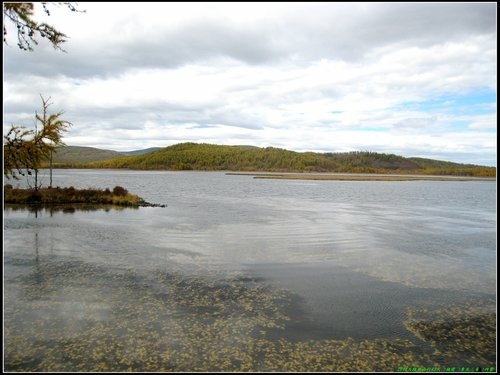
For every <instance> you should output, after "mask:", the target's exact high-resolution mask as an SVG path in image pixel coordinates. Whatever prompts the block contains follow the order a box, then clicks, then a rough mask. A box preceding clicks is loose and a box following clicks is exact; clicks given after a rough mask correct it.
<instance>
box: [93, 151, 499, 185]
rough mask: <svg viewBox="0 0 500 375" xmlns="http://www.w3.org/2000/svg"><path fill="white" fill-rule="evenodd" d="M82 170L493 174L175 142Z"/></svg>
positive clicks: (363, 155) (410, 161) (427, 162)
mask: <svg viewBox="0 0 500 375" xmlns="http://www.w3.org/2000/svg"><path fill="white" fill-rule="evenodd" d="M84 166H85V167H88V168H130V169H165V170H211V171H213V170H228V171H270V172H278V171H279V172H339V173H412V174H441V175H461V176H477V177H495V176H496V168H494V167H484V166H476V165H467V164H458V163H451V162H446V161H438V160H431V159H422V158H405V157H402V156H398V155H394V154H381V153H375V152H348V153H314V152H295V151H289V150H285V149H280V148H274V147H266V148H260V147H254V146H222V145H212V144H197V143H180V144H177V145H173V146H170V147H165V148H162V149H159V150H157V151H153V152H149V153H146V154H142V155H134V156H124V157H119V158H114V159H110V160H102V161H97V162H92V163H86V164H85V165H84Z"/></svg>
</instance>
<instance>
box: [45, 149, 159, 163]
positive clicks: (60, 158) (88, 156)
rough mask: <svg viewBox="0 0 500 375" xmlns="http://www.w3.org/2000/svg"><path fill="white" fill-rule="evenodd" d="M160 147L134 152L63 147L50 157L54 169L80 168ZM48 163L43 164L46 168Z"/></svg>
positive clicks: (151, 150)
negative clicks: (83, 165)
mask: <svg viewBox="0 0 500 375" xmlns="http://www.w3.org/2000/svg"><path fill="white" fill-rule="evenodd" d="M159 149H160V147H151V148H146V149H143V150H134V151H123V152H120V151H111V150H102V149H99V148H94V147H82V146H63V147H60V148H58V149H57V152H55V153H54V154H53V156H52V163H53V165H54V166H55V167H80V166H81V164H83V163H90V162H93V161H100V160H108V159H114V158H118V157H121V156H125V155H142V154H147V153H149V152H153V151H156V150H159ZM47 164H48V163H45V164H44V166H46V165H47Z"/></svg>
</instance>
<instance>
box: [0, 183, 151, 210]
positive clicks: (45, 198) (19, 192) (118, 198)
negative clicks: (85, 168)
mask: <svg viewBox="0 0 500 375" xmlns="http://www.w3.org/2000/svg"><path fill="white" fill-rule="evenodd" d="M4 203H10V204H28V205H32V204H42V205H46V204H80V203H83V204H111V205H117V206H124V207H139V206H142V205H146V202H145V201H144V200H143V199H142V198H140V197H139V196H137V195H135V194H131V193H129V192H128V191H127V190H126V189H124V188H123V187H121V186H115V187H114V188H113V190H109V189H105V190H101V189H75V188H74V187H68V188H61V187H55V188H43V189H38V190H35V189H17V188H13V187H12V186H11V185H5V186H4Z"/></svg>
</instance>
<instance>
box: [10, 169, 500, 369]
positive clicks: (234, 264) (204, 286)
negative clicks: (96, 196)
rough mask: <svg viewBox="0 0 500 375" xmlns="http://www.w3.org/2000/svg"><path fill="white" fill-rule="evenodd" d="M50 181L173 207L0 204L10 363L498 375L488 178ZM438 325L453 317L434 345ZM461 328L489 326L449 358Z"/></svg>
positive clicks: (71, 176)
mask: <svg viewBox="0 0 500 375" xmlns="http://www.w3.org/2000/svg"><path fill="white" fill-rule="evenodd" d="M53 178H54V182H53V184H54V186H74V187H75V188H88V187H96V188H106V187H109V188H113V187H114V186H116V185H119V186H123V187H125V188H126V189H128V190H129V191H130V192H132V193H134V194H137V195H139V196H141V197H142V198H144V199H145V200H146V201H148V202H152V203H160V204H166V205H167V207H165V208H159V207H155V208H153V207H143V208H139V209H119V210H117V209H106V210H104V209H100V210H50V209H43V210H40V211H37V212H35V211H29V210H24V209H14V208H9V207H7V208H5V209H4V215H5V216H4V285H5V289H4V290H5V296H4V305H5V314H4V320H5V332H6V333H5V334H4V335H5V352H6V369H7V370H32V371H49V370H50V371H58V370H59V371H63V370H64V371H79V370H87V371H101V370H116V371H122V370H123V371H126V370H137V371H160V370H177V371H191V370H195V371H196V370H199V371H207V370H208V371H233V370H236V371H238V370H240V371H241V370H254V371H268V370H278V371H287V370H291V371H298V370H304V371H307V370H309V371H311V370H315V371H331V370H333V371H337V370H347V371H364V370H385V371H397V370H398V369H401V367H405V366H412V365H415V364H417V365H421V366H441V368H444V366H455V365H456V366H479V367H483V368H484V367H487V366H494V365H495V362H496V356H495V351H496V348H495V347H494V346H495V341H496V340H495V338H496V336H495V335H496V334H495V332H491V329H492V328H493V329H494V328H495V324H496V184H495V183H494V182H488V181H470V182H455V181H398V182H389V181H387V182H385V181H298V180H267V179H266V180H263V179H253V178H252V177H251V176H238V175H231V176H229V175H225V174H224V173H219V172H164V171H124V170H111V171H110V170H105V171H103V170H55V171H54V177H53ZM42 181H43V182H45V184H47V182H48V181H47V174H46V173H45V174H42ZM15 184H16V183H15V182H14V185H15ZM492 314H494V315H492ZM492 316H494V322H493V327H492V323H491V317H492ZM485 317H486V318H485ZM457 319H458V320H457ZM460 319H461V320H460ZM478 319H479V320H478ZM481 319H482V320H481ZM484 319H486V320H484ZM488 319H489V320H488ZM442 320H447V321H451V322H454V323H453V324H455V325H454V326H452V327H451V328H448V331H446V332H447V333H446V332H445V333H446V334H447V335H448V336H446V335H445V336H443V337H444V338H442V339H439V338H438V339H436V336H435V335H434V336H433V335H431V334H430V331H429V329H431V328H432V329H436V330H437V328H436V324H437V323H436V322H441V321H442ZM415 321H420V322H424V323H425V324H427V325H426V326H425V327H424V328H422V327H421V326H419V327H420V328H418V329H417V328H415V327H416V326H414V325H413V326H412V324H411V322H415ZM471 321H474V322H476V323H477V321H480V322H481V323H480V326H479V327H478V326H474V325H473V326H472V327H471V326H470V325H469V326H468V327H466V328H467V329H469V331H468V332H471V331H473V330H474V329H476V330H477V332H483V331H484V330H488V329H489V331H488V332H487V335H486V334H477V335H474V334H472V335H471V336H470V337H469V336H467V337H468V341H467V342H463V343H462V344H461V345H462V346H464V345H465V346H467V348H468V349H467V350H465V349H463V350H462V349H460V350H457V348H455V347H454V346H453V345H452V344H451V340H450V337H451V336H450V335H452V333H453V332H455V331H454V329H455V330H456V329H457V327H458V326H459V327H461V328H463V325H464V324H465V323H464V322H469V323H470V322H471ZM485 321H486V323H489V326H488V324H486V323H485ZM457 322H460V324H458V323H457ZM469 323H468V324H469ZM474 324H475V323H474ZM478 324H479V323H478ZM485 324H486V325H485ZM419 330H420V331H419ZM481 330H483V331H481ZM433 332H434V331H433ZM485 332H486V331H485ZM483 333H484V332H483ZM443 335H444V333H443ZM492 335H493V336H495V337H494V338H493V344H492V341H491V338H492V337H491V336H492ZM483 336H484V337H487V339H486V338H485V339H484V340H482V339H481V337H483ZM462 337H466V335H465V336H464V335H462ZM467 337H466V339H467ZM492 346H493V347H492ZM346 348H347V349H346ZM492 353H493V354H492Z"/></svg>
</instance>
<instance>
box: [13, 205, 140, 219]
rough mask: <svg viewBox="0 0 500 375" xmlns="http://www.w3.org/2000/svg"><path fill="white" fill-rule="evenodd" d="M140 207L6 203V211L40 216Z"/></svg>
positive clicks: (135, 208) (136, 208)
mask: <svg viewBox="0 0 500 375" xmlns="http://www.w3.org/2000/svg"><path fill="white" fill-rule="evenodd" d="M138 209H139V208H138V207H124V206H116V205H104V204H100V205H94V204H74V205H71V204H61V205H19V204H5V205H4V211H6V212H23V211H27V212H29V213H31V214H34V215H35V217H38V216H39V215H41V214H48V215H50V216H53V215H54V213H56V212H62V213H63V214H74V213H75V212H76V211H82V212H93V211H105V212H110V211H124V210H138Z"/></svg>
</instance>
